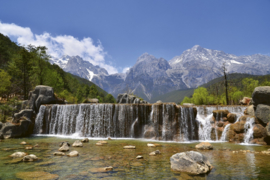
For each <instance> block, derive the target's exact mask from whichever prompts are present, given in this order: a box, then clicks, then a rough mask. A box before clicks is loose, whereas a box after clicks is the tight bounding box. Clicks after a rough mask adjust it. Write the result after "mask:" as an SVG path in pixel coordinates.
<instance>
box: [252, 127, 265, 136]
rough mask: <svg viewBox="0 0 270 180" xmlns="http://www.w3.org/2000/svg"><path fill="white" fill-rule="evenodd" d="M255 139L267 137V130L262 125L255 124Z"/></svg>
mask: <svg viewBox="0 0 270 180" xmlns="http://www.w3.org/2000/svg"><path fill="white" fill-rule="evenodd" d="M253 137H254V138H262V137H266V129H265V128H264V127H263V126H262V125H260V124H255V125H254V126H253Z"/></svg>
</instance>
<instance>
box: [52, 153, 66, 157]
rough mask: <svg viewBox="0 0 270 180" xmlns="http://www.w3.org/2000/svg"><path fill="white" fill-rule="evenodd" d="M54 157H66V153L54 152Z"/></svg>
mask: <svg viewBox="0 0 270 180" xmlns="http://www.w3.org/2000/svg"><path fill="white" fill-rule="evenodd" d="M53 155H54V156H64V155H65V153H63V152H54V153H53Z"/></svg>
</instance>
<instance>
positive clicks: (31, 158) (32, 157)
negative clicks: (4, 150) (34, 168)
mask: <svg viewBox="0 0 270 180" xmlns="http://www.w3.org/2000/svg"><path fill="white" fill-rule="evenodd" d="M36 160H38V158H37V156H36V155H34V154H30V155H27V156H24V157H23V158H22V161H24V162H31V161H36Z"/></svg>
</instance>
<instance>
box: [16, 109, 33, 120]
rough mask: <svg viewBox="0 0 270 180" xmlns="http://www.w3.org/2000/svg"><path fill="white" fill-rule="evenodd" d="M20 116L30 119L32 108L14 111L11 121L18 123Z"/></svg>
mask: <svg viewBox="0 0 270 180" xmlns="http://www.w3.org/2000/svg"><path fill="white" fill-rule="evenodd" d="M22 117H25V118H27V119H30V120H32V118H33V110H32V109H24V110H21V111H20V112H19V113H15V114H14V118H13V121H12V122H13V123H19V122H20V120H21V118H22Z"/></svg>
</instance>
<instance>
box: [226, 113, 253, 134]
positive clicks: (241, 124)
mask: <svg viewBox="0 0 270 180" xmlns="http://www.w3.org/2000/svg"><path fill="white" fill-rule="evenodd" d="M249 118H254V117H252V116H248V115H244V116H241V117H240V118H239V121H238V122H237V123H234V124H232V125H231V126H230V129H231V130H234V131H235V132H236V133H244V132H245V123H246V120H247V119H249Z"/></svg>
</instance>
